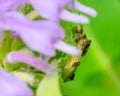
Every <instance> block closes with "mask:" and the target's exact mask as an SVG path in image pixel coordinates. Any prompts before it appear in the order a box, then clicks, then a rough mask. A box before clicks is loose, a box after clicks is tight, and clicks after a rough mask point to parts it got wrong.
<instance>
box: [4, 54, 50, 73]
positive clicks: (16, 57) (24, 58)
mask: <svg viewBox="0 0 120 96" xmlns="http://www.w3.org/2000/svg"><path fill="white" fill-rule="evenodd" d="M6 61H7V62H9V63H13V64H15V63H19V62H23V63H27V64H29V65H30V66H33V67H35V68H36V69H38V70H41V71H43V72H45V73H47V74H49V73H51V72H52V68H51V66H50V65H49V64H47V63H45V62H44V61H42V60H41V59H38V58H35V57H32V56H28V55H25V54H23V53H20V52H11V53H9V54H8V55H7V57H6Z"/></svg>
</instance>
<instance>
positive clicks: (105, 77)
mask: <svg viewBox="0 0 120 96" xmlns="http://www.w3.org/2000/svg"><path fill="white" fill-rule="evenodd" d="M79 1H80V2H81V3H83V4H86V5H88V6H91V7H93V8H94V9H95V10H96V11H97V12H98V16H97V17H96V18H91V17H90V19H91V22H90V24H87V25H84V32H85V33H86V35H87V36H88V38H89V39H91V40H92V44H91V46H90V48H89V50H88V52H87V54H86V55H85V56H84V57H83V58H82V60H81V65H80V66H79V68H78V69H77V71H76V75H75V80H74V81H70V82H67V83H65V84H62V86H61V88H62V92H63V95H64V96H120V0H79Z"/></svg>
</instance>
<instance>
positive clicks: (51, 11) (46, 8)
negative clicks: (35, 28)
mask: <svg viewBox="0 0 120 96" xmlns="http://www.w3.org/2000/svg"><path fill="white" fill-rule="evenodd" d="M30 2H31V4H32V5H33V6H34V8H35V9H36V10H37V11H38V13H39V14H40V16H42V17H44V18H47V19H49V20H52V21H55V22H58V21H59V14H60V12H61V10H62V9H63V6H62V5H61V4H60V3H59V0H41V1H39V0H30Z"/></svg>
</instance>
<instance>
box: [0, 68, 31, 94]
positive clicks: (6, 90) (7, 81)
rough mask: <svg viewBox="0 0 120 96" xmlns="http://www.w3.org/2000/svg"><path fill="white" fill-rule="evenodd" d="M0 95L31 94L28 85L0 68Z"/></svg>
mask: <svg viewBox="0 0 120 96" xmlns="http://www.w3.org/2000/svg"><path fill="white" fill-rule="evenodd" d="M0 96H33V94H32V92H31V90H30V89H29V88H28V86H27V85H26V84H25V83H24V82H22V81H20V80H19V79H17V78H15V77H14V76H12V75H11V74H9V73H7V72H5V71H4V70H2V69H0Z"/></svg>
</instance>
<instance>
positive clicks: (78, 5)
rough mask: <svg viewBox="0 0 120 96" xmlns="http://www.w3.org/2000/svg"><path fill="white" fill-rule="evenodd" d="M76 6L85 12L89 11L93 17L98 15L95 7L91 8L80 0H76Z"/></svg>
mask: <svg viewBox="0 0 120 96" xmlns="http://www.w3.org/2000/svg"><path fill="white" fill-rule="evenodd" d="M74 6H75V8H76V9H78V10H80V11H82V12H84V13H87V14H89V15H91V16H93V17H96V16H97V12H96V11H95V10H94V9H93V8H90V7H88V6H85V5H83V4H81V3H79V2H78V1H76V0H75V5H74Z"/></svg>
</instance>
